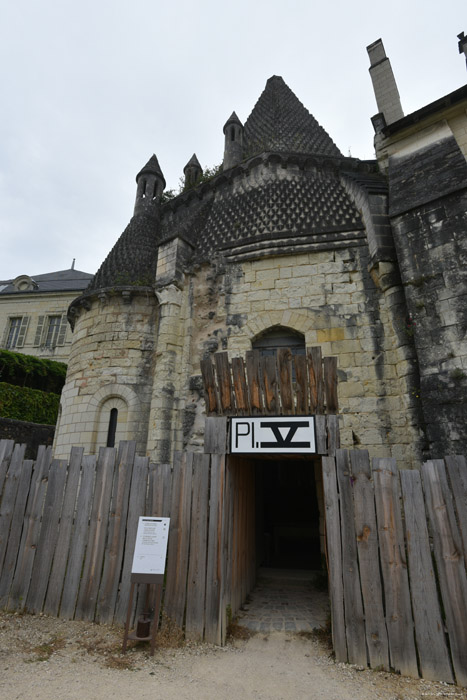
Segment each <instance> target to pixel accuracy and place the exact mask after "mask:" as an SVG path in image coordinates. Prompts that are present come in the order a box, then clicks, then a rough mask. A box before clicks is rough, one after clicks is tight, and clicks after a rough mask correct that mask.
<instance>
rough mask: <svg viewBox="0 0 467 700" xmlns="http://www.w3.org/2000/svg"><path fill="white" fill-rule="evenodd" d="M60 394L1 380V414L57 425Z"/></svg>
mask: <svg viewBox="0 0 467 700" xmlns="http://www.w3.org/2000/svg"><path fill="white" fill-rule="evenodd" d="M59 403H60V396H58V394H52V393H47V392H46V391H38V390H37V389H28V388H27V387H19V386H14V385H13V384H6V383H5V382H0V416H2V417H3V418H13V419H14V420H23V421H28V422H30V423H42V424H44V425H55V423H56V422H57V416H58V407H59Z"/></svg>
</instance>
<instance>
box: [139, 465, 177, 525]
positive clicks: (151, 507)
mask: <svg viewBox="0 0 467 700" xmlns="http://www.w3.org/2000/svg"><path fill="white" fill-rule="evenodd" d="M171 499H172V465H171V464H150V465H149V488H148V501H147V506H146V510H145V515H152V516H156V517H159V518H170V502H171Z"/></svg>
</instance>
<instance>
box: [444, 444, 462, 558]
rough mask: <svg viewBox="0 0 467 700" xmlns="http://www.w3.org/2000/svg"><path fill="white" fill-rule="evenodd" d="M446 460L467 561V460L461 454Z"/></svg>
mask: <svg viewBox="0 0 467 700" xmlns="http://www.w3.org/2000/svg"><path fill="white" fill-rule="evenodd" d="M444 462H445V464H446V469H447V472H448V474H449V479H450V482H451V487H452V494H453V496H454V505H455V508H456V514H457V519H458V523H459V530H460V534H461V539H462V545H463V548H464V561H467V461H466V459H465V457H462V456H460V455H452V456H450V457H445V458H444Z"/></svg>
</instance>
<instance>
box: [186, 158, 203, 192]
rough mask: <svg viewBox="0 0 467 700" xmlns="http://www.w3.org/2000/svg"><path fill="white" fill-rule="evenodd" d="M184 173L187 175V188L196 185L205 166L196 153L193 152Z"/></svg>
mask: <svg viewBox="0 0 467 700" xmlns="http://www.w3.org/2000/svg"><path fill="white" fill-rule="evenodd" d="M183 174H184V175H185V189H186V190H187V189H189V188H190V187H194V185H196V183H197V182H198V180H199V179H200V177H201V175H202V174H203V168H202V167H201V165H200V163H199V160H198V158H197V157H196V153H193V155H192V156H191V158H190V160H189V161H188V163H187V164H186V165H185V167H184V168H183Z"/></svg>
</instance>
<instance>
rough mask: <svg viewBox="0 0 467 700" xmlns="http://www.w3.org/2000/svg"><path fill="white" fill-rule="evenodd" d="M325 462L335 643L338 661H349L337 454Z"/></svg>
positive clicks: (330, 593) (324, 474) (327, 533)
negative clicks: (335, 457)
mask: <svg viewBox="0 0 467 700" xmlns="http://www.w3.org/2000/svg"><path fill="white" fill-rule="evenodd" d="M322 464H323V487H324V508H325V513H326V542H327V551H328V567H329V596H330V599H331V626H332V643H333V647H334V652H335V654H336V659H337V661H347V643H346V637H345V618H344V584H343V573H342V544H341V527H340V516H339V495H338V493H337V477H336V464H335V459H334V457H323V459H322Z"/></svg>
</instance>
